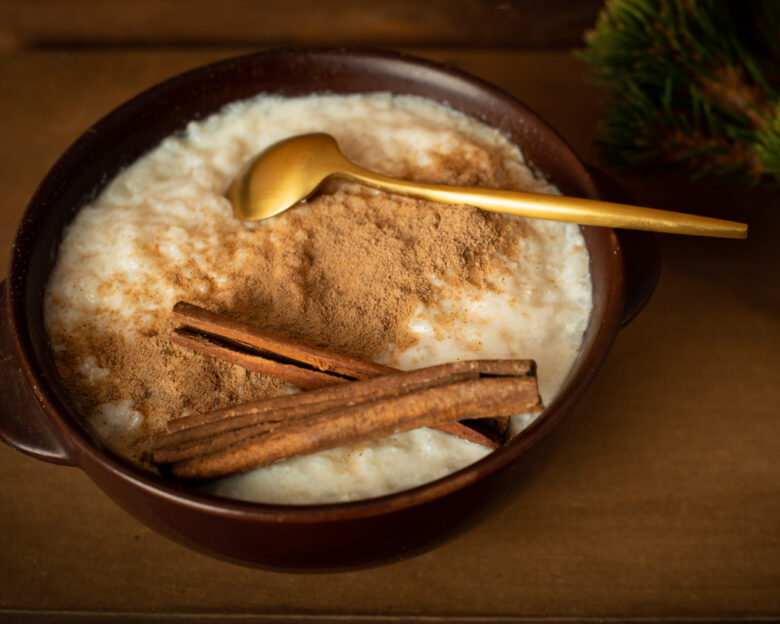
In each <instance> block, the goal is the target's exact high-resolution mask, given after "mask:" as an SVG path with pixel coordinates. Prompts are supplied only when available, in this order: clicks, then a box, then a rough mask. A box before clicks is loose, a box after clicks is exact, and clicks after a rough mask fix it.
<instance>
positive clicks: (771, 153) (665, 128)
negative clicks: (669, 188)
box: [577, 0, 780, 184]
mask: <svg viewBox="0 0 780 624" xmlns="http://www.w3.org/2000/svg"><path fill="white" fill-rule="evenodd" d="M585 42H586V48H585V49H583V50H579V51H578V52H577V55H578V56H579V57H580V58H581V59H583V60H584V61H585V62H587V63H588V64H589V65H590V66H591V68H592V69H593V70H594V74H595V76H596V79H597V80H598V82H599V83H601V84H602V85H604V87H605V88H606V90H607V94H608V101H607V105H606V108H605V111H604V117H605V118H604V121H603V123H602V125H601V130H600V143H601V144H602V146H603V147H604V149H605V152H606V155H607V156H608V158H609V160H610V161H611V162H612V163H613V164H616V165H622V166H628V167H635V168H642V169H645V170H649V171H656V170H665V169H669V168H672V167H677V166H685V167H687V168H688V169H689V170H690V172H691V174H692V176H693V177H694V178H696V179H698V178H701V177H706V176H739V177H741V178H743V179H745V180H747V181H748V182H750V183H753V184H757V183H766V182H769V183H777V182H780V2H778V1H777V0H608V1H607V4H606V6H605V8H604V10H603V11H602V12H601V14H600V16H599V19H598V21H597V23H596V26H595V28H594V30H592V31H590V32H588V33H587V34H586V36H585Z"/></svg>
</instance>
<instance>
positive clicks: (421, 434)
mask: <svg viewBox="0 0 780 624" xmlns="http://www.w3.org/2000/svg"><path fill="white" fill-rule="evenodd" d="M306 132H328V133H330V134H333V135H334V136H335V137H336V139H337V140H338V143H339V145H340V147H341V149H342V151H344V153H345V154H346V155H347V156H348V157H349V158H351V159H352V160H354V161H355V162H357V163H359V164H361V165H363V166H365V167H368V168H370V169H374V170H376V171H380V172H382V173H385V174H387V175H391V176H397V177H404V178H408V179H414V180H418V181H423V182H439V183H456V184H465V185H474V186H488V187H496V188H510V189H518V190H531V191H536V192H548V193H551V192H556V191H555V189H554V187H552V186H551V185H550V184H549V183H547V182H546V181H545V180H543V179H541V178H539V177H538V176H536V175H534V173H533V171H532V170H531V169H530V168H529V167H528V166H527V165H526V164H525V163H524V160H523V158H522V155H521V154H520V152H519V150H518V149H517V148H516V147H515V146H513V145H512V144H510V143H509V142H508V141H507V140H506V139H505V138H504V137H503V136H501V135H500V134H499V133H498V132H497V131H495V130H493V129H491V128H488V127H486V126H484V125H483V124H480V123H478V122H477V121H475V120H473V119H470V118H467V117H465V116H463V115H461V114H459V113H456V112H454V111H452V110H450V109H448V108H446V107H444V106H441V105H438V104H436V103H433V102H431V101H428V100H424V99H421V98H417V97H412V96H391V95H389V94H376V95H359V96H330V95H328V96H325V95H322V96H310V97H306V98H296V99H282V98H277V97H270V96H260V97H258V98H255V99H253V100H249V101H245V102H240V103H236V104H232V105H230V106H228V107H226V108H225V109H224V110H223V111H222V112H220V113H218V114H216V115H213V116H211V117H209V118H207V119H206V120H204V121H202V122H193V123H190V124H189V126H188V127H187V129H186V132H184V133H182V134H181V135H175V136H172V137H169V138H168V139H166V140H164V141H163V142H162V143H161V144H160V145H159V146H158V147H157V148H155V149H154V150H152V151H151V152H149V153H148V154H147V155H145V156H144V157H142V158H141V159H139V160H138V161H137V162H136V163H134V164H133V165H132V166H130V167H129V168H127V169H126V170H125V171H123V172H122V173H120V174H119V175H118V176H117V177H116V178H115V179H114V180H113V181H112V182H111V183H110V184H109V185H108V187H107V188H106V189H105V190H104V191H103V192H102V194H101V195H100V196H99V197H98V198H97V199H96V200H95V201H94V202H92V203H91V204H89V205H88V206H86V207H84V208H83V209H82V210H81V211H80V212H79V214H78V215H77V217H76V218H75V220H74V222H73V223H72V224H71V225H70V226H69V227H68V229H67V230H66V232H65V236H64V238H63V241H62V244H61V247H60V250H59V255H58V259H57V263H56V266H55V268H54V271H53V273H52V276H51V279H50V281H49V284H48V288H47V292H46V297H45V301H44V306H45V307H44V313H45V320H46V325H47V330H48V332H49V336H50V340H51V346H52V351H53V353H54V357H55V361H56V364H57V368H58V371H59V373H60V375H61V376H62V378H63V380H64V382H65V385H66V387H67V388H68V389H69V391H70V393H71V398H72V401H73V403H74V405H75V407H76V408H77V410H78V411H79V412H80V413H81V414H83V416H84V417H85V418H86V420H87V422H88V423H89V425H90V426H91V427H92V428H93V430H94V431H95V433H96V434H97V436H98V437H99V438H101V439H102V440H103V441H104V442H105V443H107V444H108V445H109V446H111V447H113V448H115V449H116V450H117V451H118V452H120V453H123V454H125V455H126V456H128V457H130V458H131V459H133V460H135V461H139V462H140V461H141V455H142V452H143V450H144V448H145V444H146V443H147V441H148V439H149V437H150V435H152V434H154V433H156V432H159V431H162V430H163V429H164V428H165V425H166V423H167V422H168V421H169V420H171V419H173V418H177V417H181V416H185V415H188V414H190V413H194V412H199V411H206V410H211V409H215V408H217V407H223V406H226V405H232V404H236V403H240V402H244V401H248V400H252V399H256V398H261V397H264V396H273V395H277V394H281V393H287V392H293V391H295V390H294V388H292V387H291V386H289V385H287V384H284V383H282V382H280V381H277V380H273V379H270V378H267V377H264V376H262V375H259V374H256V373H251V372H248V371H245V370H243V369H241V368H238V367H235V366H232V365H229V364H226V363H222V362H218V361H215V360H211V359H209V358H206V357H203V356H200V355H196V354H193V353H189V352H187V351H186V350H184V349H181V348H179V347H176V346H174V345H172V344H171V343H170V342H169V340H168V333H169V331H170V329H171V322H170V320H169V319H170V313H171V308H172V307H173V304H174V303H175V302H177V301H179V300H186V301H190V302H193V303H197V304H199V305H203V306H205V307H209V308H211V309H214V310H216V311H220V312H225V313H228V314H230V315H232V316H235V317H236V318H240V319H241V320H244V321H247V322H250V323H253V324H255V325H258V326H260V327H265V328H268V329H271V330H274V331H276V332H278V333H282V334H286V335H289V336H291V337H294V338H298V339H303V340H306V341H309V342H312V343H314V344H318V345H321V346H325V347H329V348H333V349H337V350H340V351H343V352H345V353H350V354H352V355H356V356H361V357H366V358H369V359H373V360H375V361H378V362H381V363H384V364H388V365H391V366H396V367H398V368H402V369H412V368H418V367H421V366H427V365H432V364H437V363H443V362H446V361H451V360H455V359H478V358H485V359H492V358H533V359H535V360H536V361H537V364H538V375H539V387H540V394H541V395H542V398H543V399H544V401H545V403H547V404H549V402H550V401H551V400H552V399H553V398H554V396H555V394H556V392H557V391H558V389H559V387H560V385H561V384H562V382H563V380H564V378H565V376H566V374H567V373H568V371H569V369H570V368H571V365H572V363H573V361H574V358H575V356H576V354H577V351H578V349H579V348H580V345H581V341H582V335H583V333H584V330H585V328H586V325H587V322H588V318H589V314H590V309H591V283H590V274H589V268H588V255H587V250H586V249H585V245H584V241H583V239H582V236H581V233H580V231H579V228H578V227H577V226H576V225H572V224H565V223H553V222H548V221H539V220H528V221H526V220H523V219H519V218H513V217H507V216H503V215H497V214H491V213H487V212H483V211H479V210H476V209H473V208H469V207H465V206H464V207H460V206H459V207H452V206H442V205H437V204H432V203H429V202H423V201H420V200H414V199H409V198H402V197H396V196H391V195H387V194H384V193H378V192H375V191H371V190H368V189H366V188H363V187H359V186H356V185H350V184H344V183H340V184H331V185H329V187H328V188H326V189H325V191H324V192H323V193H321V194H319V195H317V196H316V197H314V198H313V199H311V200H310V201H309V202H308V203H307V204H304V205H301V206H299V207H296V208H295V209H293V210H291V211H288V212H286V213H284V214H282V215H280V216H278V217H275V218H273V219H270V220H266V221H262V222H242V221H238V220H236V219H234V218H233V217H232V209H231V206H230V203H229V202H228V200H227V199H225V197H224V196H223V193H224V190H225V188H226V187H227V185H228V183H229V182H230V180H231V179H232V178H233V177H234V176H235V174H236V173H237V171H238V170H239V169H240V167H241V165H242V164H243V163H244V162H245V161H246V160H248V159H249V158H251V157H252V156H254V155H255V154H256V153H257V152H259V151H260V150H262V149H263V148H265V147H267V146H268V145H270V144H272V143H275V142H276V141H279V140H281V139H283V138H286V137H288V136H292V135H296V134H302V133H306ZM533 417H534V415H518V416H515V417H513V418H512V425H511V433H512V434H516V433H517V432H519V431H520V430H522V429H523V428H524V427H525V426H527V424H528V423H530V422H531V421H532V419H533ZM488 452H489V451H488V450H487V449H486V448H484V447H481V446H479V445H477V444H473V443H470V442H466V441H464V440H461V439H459V438H456V437H453V436H449V435H447V434H444V433H441V432H438V431H433V430H431V429H418V430H415V431H410V432H407V433H403V434H399V435H394V436H390V437H388V438H383V439H381V440H375V441H371V442H367V443H363V444H359V445H355V446H353V447H349V448H339V449H333V450H330V451H325V452H320V453H316V454H313V455H309V456H305V457H299V458H295V459H291V460H288V461H285V462H281V463H278V464H275V465H272V466H268V467H265V468H261V469H258V470H254V471H251V472H249V473H245V474H241V475H236V476H233V477H228V478H225V479H220V480H218V481H215V482H213V483H210V484H209V485H208V486H206V487H207V488H208V489H209V490H210V491H213V492H216V493H219V494H222V495H225V496H230V497H235V498H241V499H247V500H258V501H264V502H277V503H320V502H337V501H344V500H355V499H360V498H366V497H371V496H377V495H382V494H386V493H390V492H393V491H398V490H401V489H406V488H408V487H413V486H415V485H419V484H421V483H425V482H427V481H430V480H433V479H436V478H438V477H440V476H443V475H445V474H448V473H450V472H452V471H455V470H457V469H459V468H462V467H464V466H465V465H468V464H469V463H472V462H474V461H476V460H478V459H480V458H481V457H483V456H484V455H485V454H487V453H488Z"/></svg>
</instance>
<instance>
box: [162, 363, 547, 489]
mask: <svg viewBox="0 0 780 624" xmlns="http://www.w3.org/2000/svg"><path fill="white" fill-rule="evenodd" d="M358 383H364V382H355V384H358ZM351 385H353V384H350V386H351ZM538 409H541V403H540V400H539V395H538V390H537V386H536V378H535V376H532V375H527V376H522V377H514V376H512V377H482V378H479V379H468V380H466V381H459V382H455V383H448V384H445V385H439V386H435V387H430V388H424V389H422V390H418V391H415V392H410V393H407V394H402V395H400V396H390V397H384V398H380V399H375V400H371V401H368V402H362V403H359V404H354V405H347V406H344V407H337V408H333V409H327V410H324V411H321V412H317V413H314V414H312V415H310V416H306V417H302V418H298V419H294V420H292V421H291V422H288V423H285V424H281V425H279V426H278V427H275V428H272V429H270V430H268V431H266V432H262V433H260V434H258V435H253V436H251V437H249V438H248V439H246V440H245V441H243V442H239V443H236V444H230V445H228V446H226V447H224V448H220V449H219V450H216V451H214V452H209V453H206V454H198V455H196V456H194V457H192V458H190V459H184V460H182V461H178V462H176V463H173V464H172V465H171V472H172V473H173V475H174V476H176V477H178V478H180V479H184V480H203V479H210V478H216V477H221V476H226V475H228V474H232V473H235V472H243V471H246V470H251V469H254V468H259V467H261V466H265V465H268V464H270V463H273V462H276V461H280V460H283V459H288V458H291V457H296V456H298V455H303V454H308V453H314V452H317V451H321V450H325V449H328V448H333V447H336V446H341V445H344V444H354V443H357V442H361V441H365V440H370V439H374V438H380V437H384V436H387V435H391V434H394V433H400V432H403V431H409V430H411V429H416V428H418V427H426V426H431V425H436V424H443V423H447V422H450V421H453V420H458V419H463V418H482V417H487V416H495V415H501V416H509V415H511V414H515V413H521V412H528V411H534V410H538Z"/></svg>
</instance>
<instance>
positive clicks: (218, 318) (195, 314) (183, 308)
mask: <svg viewBox="0 0 780 624" xmlns="http://www.w3.org/2000/svg"><path fill="white" fill-rule="evenodd" d="M173 318H174V320H176V321H179V322H181V323H182V324H184V325H186V326H187V327H191V328H193V329H197V330H200V331H202V332H206V333H209V334H215V335H218V336H220V337H222V338H224V339H226V340H230V341H233V342H236V343H239V344H243V345H246V346H248V347H251V348H253V349H256V350H258V351H261V352H265V353H268V354H270V355H272V356H273V357H274V358H280V357H281V358H285V359H287V360H290V361H292V362H297V363H298V364H299V365H300V364H305V365H307V366H310V367H312V368H314V369H316V370H320V371H324V372H330V373H335V374H337V375H342V376H344V377H349V378H352V379H366V378H368V377H377V376H378V375H385V374H387V373H390V372H392V371H393V369H392V368H390V367H389V366H383V365H382V364H377V363H375V362H371V361H370V360H364V359H361V358H356V357H352V356H349V355H345V354H342V353H336V352H335V351H330V350H328V349H322V348H319V347H315V346H313V345H309V344H306V343H304V342H301V341H299V340H294V339H292V338H287V337H285V336H280V335H278V334H274V333H272V332H268V331H265V330H261V329H258V328H256V327H252V326H251V325H248V324H246V323H242V322H240V321H236V320H234V319H231V318H228V317H226V316H224V315H222V314H218V313H216V312H211V311H210V310H206V309H205V308H201V307H199V306H196V305H193V304H191V303H186V302H184V301H180V302H179V303H177V304H176V305H174V306H173Z"/></svg>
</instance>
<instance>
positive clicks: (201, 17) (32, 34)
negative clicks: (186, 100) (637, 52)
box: [0, 0, 601, 49]
mask: <svg viewBox="0 0 780 624" xmlns="http://www.w3.org/2000/svg"><path fill="white" fill-rule="evenodd" d="M600 6H601V0H577V2H571V1H570V0H512V1H506V0H504V1H499V0H490V1H486V0H424V1H420V0H393V1H392V2H366V1H365V0H285V1H284V2H258V1H257V0H188V1H187V2H184V1H182V0H134V1H133V2H127V1H125V0H68V1H67V2H65V1H63V0H3V2H0V49H3V47H5V48H6V49H18V48H30V47H49V48H51V47H58V48H63V47H96V46H117V45H123V46H143V45H166V46H173V45H201V46H202V45H233V46H236V45H255V46H257V45H282V44H284V45H289V44H298V45H370V46H399V45H403V46H407V47H410V46H426V47H432V46H459V47H472V48H473V47H485V46H487V47H490V48H494V49H495V48H515V49H528V48H545V49H551V48H570V47H573V46H578V45H580V44H581V42H582V32H583V31H584V30H585V29H586V28H589V27H590V26H591V25H592V24H593V23H594V21H595V18H596V14H597V12H598V9H599V7H600Z"/></svg>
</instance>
